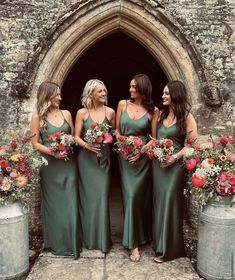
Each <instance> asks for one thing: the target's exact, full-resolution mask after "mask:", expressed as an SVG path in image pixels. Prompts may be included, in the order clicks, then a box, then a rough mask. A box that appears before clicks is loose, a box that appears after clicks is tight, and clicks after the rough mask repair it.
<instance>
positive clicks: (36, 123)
mask: <svg viewBox="0 0 235 280" xmlns="http://www.w3.org/2000/svg"><path fill="white" fill-rule="evenodd" d="M30 133H31V135H33V137H32V140H31V141H32V145H33V146H34V148H35V149H36V150H38V151H39V152H41V153H44V154H47V155H51V156H54V153H53V152H52V151H50V150H49V149H48V147H46V146H44V145H43V144H42V143H41V142H40V120H39V116H38V114H33V115H32V118H31V122H30Z"/></svg>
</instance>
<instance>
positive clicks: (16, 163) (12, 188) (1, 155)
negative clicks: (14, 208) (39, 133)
mask: <svg viewBox="0 0 235 280" xmlns="http://www.w3.org/2000/svg"><path fill="white" fill-rule="evenodd" d="M32 137H33V136H27V135H21V134H20V133H19V132H16V131H13V130H12V131H11V130H8V131H7V132H6V133H5V135H4V139H3V140H4V141H7V143H6V144H4V145H1V146H0V204H1V203H6V202H7V201H16V200H19V199H22V198H24V197H26V196H27V195H28V194H29V193H30V192H31V191H32V190H33V189H34V188H35V187H36V186H37V184H38V183H39V175H38V172H39V168H40V166H41V165H43V164H44V163H45V162H44V161H43V158H42V157H41V156H40V154H39V153H38V152H37V151H36V150H35V149H34V148H33V146H32V144H31V141H30V139H31V138H32Z"/></svg>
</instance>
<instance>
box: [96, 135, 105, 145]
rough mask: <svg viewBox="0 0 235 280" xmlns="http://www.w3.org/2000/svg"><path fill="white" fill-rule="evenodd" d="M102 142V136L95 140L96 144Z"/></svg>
mask: <svg viewBox="0 0 235 280" xmlns="http://www.w3.org/2000/svg"><path fill="white" fill-rule="evenodd" d="M102 141H103V137H102V136H97V138H96V139H95V142H96V143H97V144H101V143H102Z"/></svg>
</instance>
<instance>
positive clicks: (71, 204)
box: [31, 81, 81, 258]
mask: <svg viewBox="0 0 235 280" xmlns="http://www.w3.org/2000/svg"><path fill="white" fill-rule="evenodd" d="M60 101H61V93H60V88H59V86H58V85H57V84H55V83H53V82H47V81H46V82H43V83H42V84H41V85H40V86H39V88H38V93H37V106H36V107H37V110H36V113H34V114H33V115H32V119H31V134H32V135H35V136H34V137H33V138H32V144H33V146H34V147H35V148H36V149H37V150H38V151H40V152H41V153H42V155H43V157H44V158H46V160H47V162H48V164H47V165H46V166H43V167H41V170H40V177H41V194H42V197H41V210H42V226H43V249H48V250H51V251H52V253H53V254H55V255H63V256H64V255H73V256H74V258H78V257H79V255H80V251H81V241H80V236H81V235H80V231H81V230H80V219H79V214H78V200H77V192H78V178H77V168H76V160H75V158H74V157H72V156H70V158H69V160H66V161H65V160H64V159H59V158H58V156H57V155H56V154H55V153H54V152H52V151H51V150H50V149H49V146H50V141H49V139H48V135H49V134H53V133H56V132H64V133H67V134H73V132H74V126H73V121H72V117H71V114H70V112H69V111H67V110H60Z"/></svg>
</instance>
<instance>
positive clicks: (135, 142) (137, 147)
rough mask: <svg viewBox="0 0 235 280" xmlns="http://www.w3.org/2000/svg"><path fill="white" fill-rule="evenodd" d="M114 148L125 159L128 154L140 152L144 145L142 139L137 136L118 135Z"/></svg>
mask: <svg viewBox="0 0 235 280" xmlns="http://www.w3.org/2000/svg"><path fill="white" fill-rule="evenodd" d="M115 145H116V146H117V148H116V150H117V151H118V152H119V153H120V154H121V155H122V157H123V158H124V159H125V160H128V158H129V157H130V156H134V155H137V154H140V153H141V149H142V147H143V145H144V142H143V140H142V139H141V138H140V137H138V136H124V135H123V136H119V137H118V141H117V142H116V143H115Z"/></svg>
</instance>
